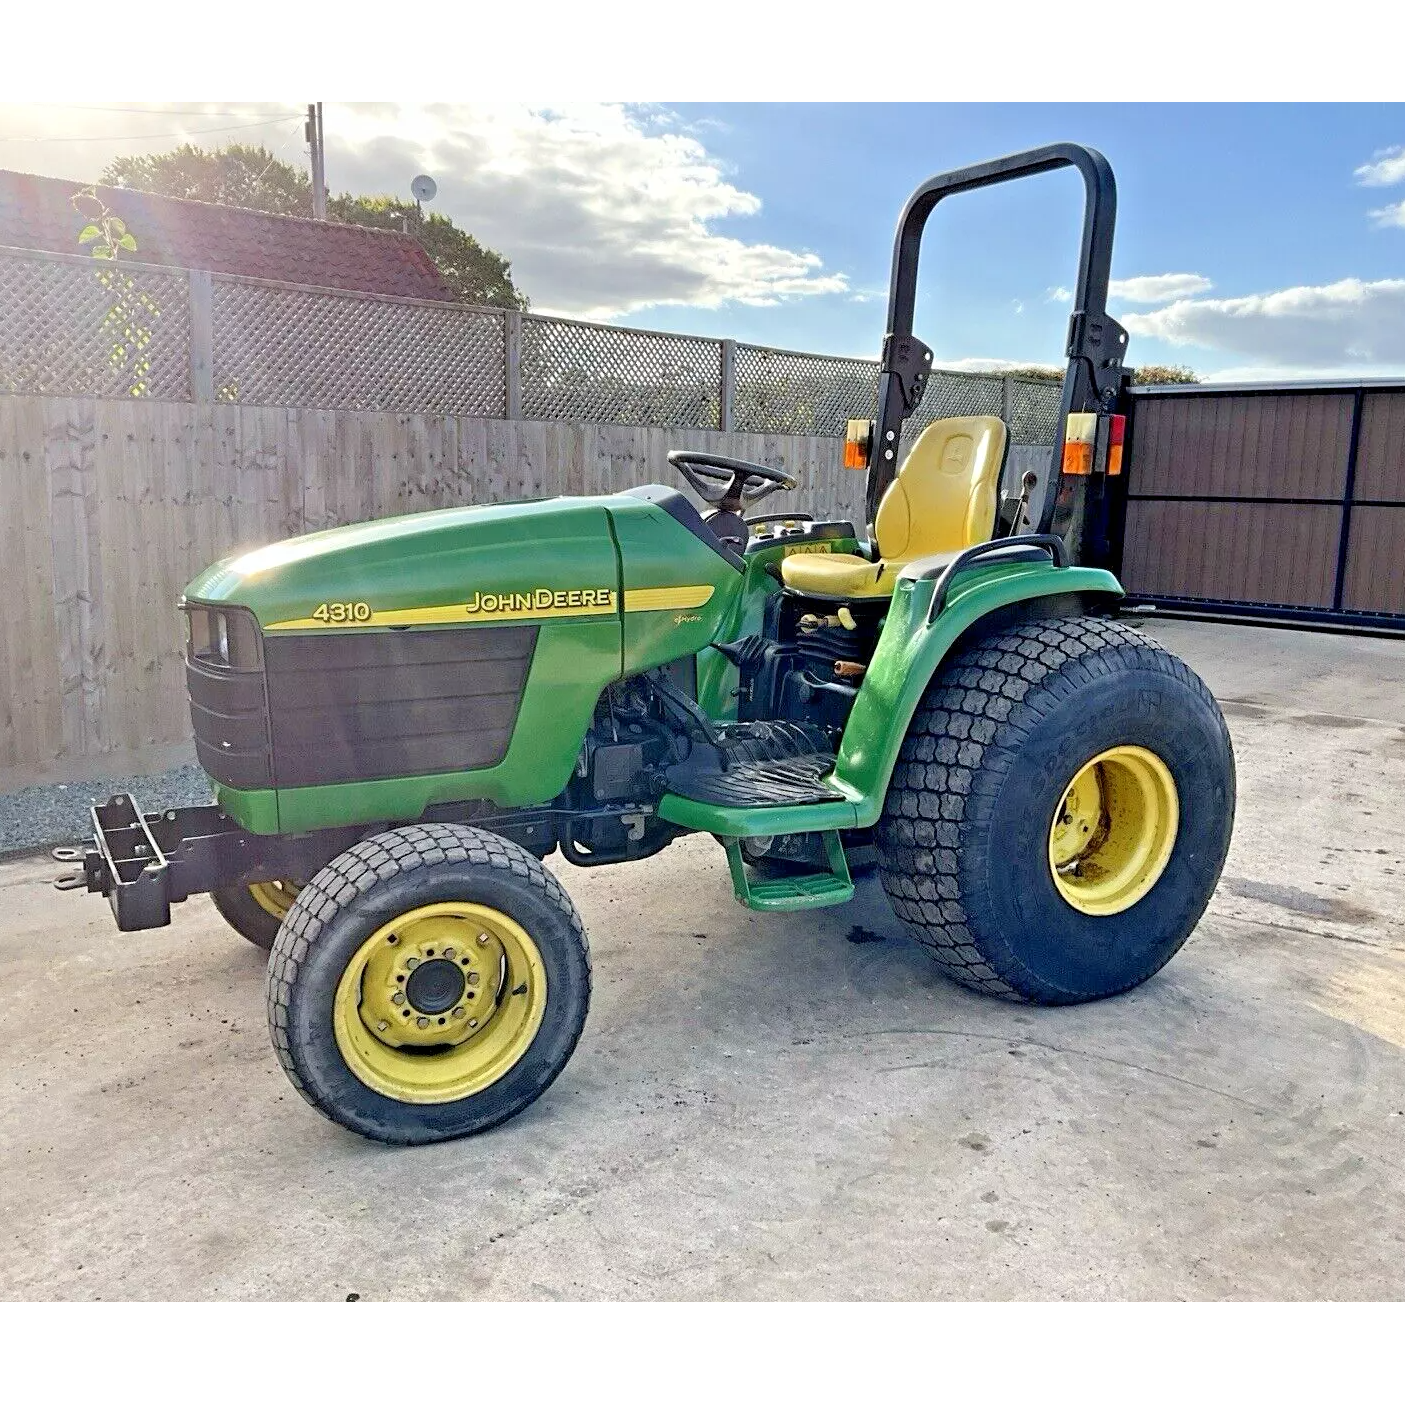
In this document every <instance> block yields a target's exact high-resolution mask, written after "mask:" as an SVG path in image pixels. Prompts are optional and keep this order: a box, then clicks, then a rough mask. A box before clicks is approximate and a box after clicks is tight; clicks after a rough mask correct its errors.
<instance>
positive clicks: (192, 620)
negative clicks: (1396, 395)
mask: <svg viewBox="0 0 1405 1405" xmlns="http://www.w3.org/2000/svg"><path fill="white" fill-rule="evenodd" d="M1063 166H1072V167H1074V168H1076V169H1077V170H1078V171H1079V172H1080V173H1081V174H1082V176H1083V178H1084V183H1085V187H1086V197H1087V198H1086V206H1085V216H1084V228H1083V240H1082V253H1081V258H1080V266H1079V273H1078V280H1077V295H1076V302H1075V310H1074V313H1073V319H1072V323H1071V326H1070V334H1069V343H1068V369H1067V373H1066V376H1065V380H1064V389H1063V402H1062V426H1063V428H1062V430H1061V433H1060V436H1059V439H1060V442H1059V443H1058V444H1057V445H1056V447H1055V450H1054V454H1053V456H1052V460H1051V462H1050V464H1049V466H1048V468H1047V470H1046V471H1045V472H1043V473H1040V472H1026V473H1024V474H1022V475H1019V476H1018V478H1017V481H1014V482H1010V481H1005V479H1007V478H1009V477H1010V475H1009V474H1005V473H1004V472H1003V470H1004V469H1005V465H1006V451H1007V444H1008V440H1009V433H1008V429H1007V427H1006V425H1005V424H1004V423H1002V422H1001V420H1000V419H998V418H994V417H989V416H968V417H963V418H956V419H943V420H937V421H935V422H933V423H932V424H930V425H929V426H928V427H927V428H926V429H924V430H923V431H922V432H921V433H920V434H918V435H917V436H916V437H915V439H913V441H912V443H911V444H910V446H904V445H903V443H902V440H903V434H902V428H903V421H904V420H905V419H906V418H907V417H908V416H910V415H911V414H912V413H913V412H914V411H915V410H916V409H917V408H918V405H919V403H920V402H921V399H922V396H923V392H924V390H925V388H926V384H927V379H928V375H929V371H930V368H931V362H932V353H931V351H930V350H928V348H927V347H925V346H924V345H923V344H922V343H921V342H920V341H918V340H917V339H916V338H915V337H914V336H913V335H912V315H913V305H914V295H915V287H916V275H917V261H918V250H919V245H920V242H921V236H922V231H923V227H924V225H925V224H926V221H927V218H928V216H929V215H930V213H931V211H932V210H933V208H934V207H935V206H936V205H937V203H938V202H939V201H940V200H942V199H943V198H945V197H946V196H948V195H950V194H953V193H955V192H959V191H963V190H968V189H974V188H978V187H982V186H987V185H991V184H994V183H997V182H1003V181H1008V180H1011V179H1014V178H1016V177H1020V176H1025V175H1032V174H1036V173H1039V172H1042V171H1048V170H1053V169H1055V168H1058V167H1063ZM1115 200H1116V195H1115V187H1114V184H1113V179H1112V172H1111V170H1110V168H1109V167H1108V164H1107V162H1106V161H1105V159H1104V158H1103V157H1102V156H1101V155H1099V154H1098V153H1096V152H1094V151H1091V150H1089V149H1087V148H1085V147H1081V146H1075V145H1070V144H1062V145H1056V146H1049V147H1044V148H1040V149H1039V150H1036V151H1031V152H1025V153H1021V154H1019V155H1016V156H1011V157H1007V158H1004V159H1001V160H998V161H992V162H988V163H986V164H983V165H979V166H973V167H968V168H966V169H963V170H959V171H955V172H951V173H949V174H946V175H942V176H938V177H936V178H934V179H933V180H931V181H928V182H927V183H926V184H925V185H923V186H922V187H921V188H920V189H919V190H918V191H917V192H916V193H915V194H914V195H913V197H912V199H911V200H910V201H909V203H908V205H907V207H906V209H905V210H904V212H903V215H902V218H901V221H900V224H899V227H898V235H897V242H896V248H895V253H894V261H893V274H892V287H891V296H890V301H889V307H888V319H887V334H886V336H885V338H884V342H883V353H882V361H881V364H880V374H879V385H878V413H877V418H876V420H874V421H862V422H859V421H853V422H851V423H850V427H849V434H848V439H847V441H846V445H845V456H846V462H848V463H849V464H850V465H855V466H863V467H865V468H866V469H867V474H868V481H867V504H868V516H869V519H870V524H871V525H869V524H865V527H864V528H863V529H862V530H856V529H855V527H854V526H853V525H851V524H850V523H848V522H825V521H815V520H813V519H812V518H810V517H808V516H806V515H805V514H803V513H787V514H784V515H783V516H775V515H763V514H756V513H754V512H752V509H753V508H754V507H755V506H756V505H757V504H758V503H759V502H760V501H761V500H762V499H764V498H766V497H768V496H770V495H772V494H774V493H777V492H781V491H785V490H787V489H791V488H793V487H794V486H795V482H794V480H793V479H792V478H791V477H790V476H789V475H788V474H786V473H785V472H784V471H782V470H780V469H776V468H772V467H766V466H764V465H760V464H753V463H746V462H742V461H739V460H734V459H730V458H725V457H722V456H719V455H714V454H705V453H693V452H690V451H689V452H682V451H680V452H674V453H671V454H669V456H668V458H669V463H670V464H671V465H672V467H673V469H675V470H676V471H677V472H678V473H679V474H680V475H681V476H682V478H683V479H684V480H685V481H686V483H687V484H688V485H689V486H690V487H691V488H692V489H693V490H694V492H695V493H696V495H697V496H698V498H700V499H701V500H702V501H703V502H704V503H705V504H707V505H708V511H706V512H705V513H704V512H700V511H699V510H698V509H697V507H695V505H694V503H693V501H692V500H691V499H690V498H688V497H687V496H685V495H684V494H683V493H682V492H679V491H678V490H677V489H676V488H675V487H673V486H663V485H654V486H649V487H642V488H635V489H632V490H630V491H627V492H621V493H616V494H611V495H608V496H601V497H583V498H555V499H551V500H548V501H535V502H520V503H505V504H501V505H495V506H484V507H466V508H449V509H445V510H442V511H434V512H424V513H418V514H415V515H412V516H407V517H398V518H392V519H389V520H386V521H380V522H372V523H366V524H363V525H359V526H351V527H344V528H338V529H336V530H333V531H326V532H318V533H314V534H312V535H309V536H304V537H299V538H296V539H294V540H292V541H285V542H280V543H277V544H275V545H271V546H266V547H263V548H261V549H259V550H255V551H253V552H250V553H248V554H245V555H241V556H237V557H233V558H231V559H229V560H226V561H222V562H221V563H219V564H218V565H215V566H212V567H211V568H210V569H209V570H207V571H206V572H204V574H202V575H200V576H198V577H197V578H196V579H195V580H194V581H192V582H191V584H190V586H189V588H188V589H187V591H186V594H185V598H184V599H183V601H182V602H181V608H182V610H183V611H184V612H185V618H186V621H187V624H188V649H187V658H186V669H187V679H188V687H189V694H190V709H191V716H192V718H193V722H194V733H195V744H196V748H197V751H198V755H199V758H200V762H201V764H202V766H203V767H204V769H205V770H206V771H207V772H208V774H209V776H210V779H211V781H212V783H213V786H214V791H215V795H216V797H217V803H216V804H215V805H210V806H202V807H195V808H191V809H183V810H167V811H164V812H158V813H154V814H148V813H143V812H142V810H141V809H140V808H139V807H138V806H137V805H136V803H135V802H134V801H133V799H132V798H131V797H130V796H117V797H114V798H113V799H112V800H110V801H109V802H108V803H107V804H105V805H102V806H98V807H96V808H95V809H94V811H93V821H94V843H93V844H92V846H91V847H89V848H87V849H85V850H82V851H68V852H67V853H66V854H64V855H61V856H62V857H67V858H69V859H70V860H73V861H81V862H82V864H83V872H82V873H81V874H79V873H74V874H72V875H71V876H69V878H67V879H66V880H60V883H61V885H62V886H67V887H81V888H86V889H87V890H88V891H90V892H99V893H103V894H105V895H106V896H107V898H108V899H109V901H110V903H111V905H112V909H113V912H114V913H115V915H116V918H117V922H118V925H119V927H121V928H122V929H123V930H134V929H139V928H145V927H154V926H159V925H163V924H165V923H168V922H169V921H170V911H171V903H172V902H178V901H181V900H183V899H184V898H186V897H188V896H189V895H190V894H192V893H198V892H209V893H212V894H213V896H214V901H215V903H216V905H217V907H218V908H219V910H220V912H221V913H222V914H223V915H224V917H225V918H226V919H227V920H228V921H229V923H230V924H231V925H232V926H234V927H235V928H236V929H237V930H238V931H239V932H241V933H243V935H244V936H246V937H248V938H249V939H250V940H251V941H253V942H256V943H258V944H259V945H260V946H265V947H270V948H271V957H270V960H269V965H268V1011H269V1024H270V1029H271V1033H272V1038H273V1043H274V1047H275V1050H276V1053H277V1056H278V1058H279V1060H280V1061H281V1063H282V1065H283V1067H284V1069H285V1070H286V1072H287V1074H288V1077H289V1078H290V1079H291V1080H292V1082H293V1084H294V1086H295V1087H296V1088H297V1089H298V1091H299V1092H300V1093H301V1094H302V1095H303V1097H304V1098H306V1099H307V1101H308V1102H310V1103H311V1104H312V1105H313V1106H314V1107H315V1108H317V1109H318V1110H319V1111H320V1112H322V1113H324V1114H325V1115H326V1116H328V1117H329V1118H331V1119H333V1120H334V1121H336V1122H338V1123H341V1124H342V1125H343V1126H345V1127H348V1128H351V1129H352V1130H354V1131H356V1132H359V1133H361V1134H362V1135H364V1136H367V1137H372V1138H376V1139H378V1140H381V1141H385V1142H391V1143H399V1144H408V1143H419V1142H430V1141H437V1140H441V1139H445V1138H450V1137H459V1136H464V1135H467V1134H469V1133H473V1132H479V1131H482V1130H484V1129H485V1128H488V1127H492V1126H494V1125H495V1124H497V1123H500V1122H502V1121H504V1120H505V1119H506V1118H509V1117H512V1116H514V1115H515V1114H516V1113H518V1112H521V1111H522V1109H523V1108H525V1107H527V1106H528V1104H530V1103H531V1102H532V1101H533V1100H534V1099H536V1098H537V1097H539V1096H540V1095H541V1094H542V1093H543V1092H544V1091H545V1089H546V1088H547V1087H548V1086H549V1085H550V1084H551V1082H552V1080H553V1079H555V1077H556V1076H557V1074H559V1073H560V1072H561V1070H562V1068H563V1067H564V1065H565V1063H566V1061H567V1059H569V1058H570V1055H571V1052H572V1050H573V1049H574V1048H575V1045H576V1042H577V1040H578V1039H579V1038H580V1035H581V1030H582V1027H583V1026H584V1024H585V1019H586V1011H587V1006H588V1004H589V999H590V985H591V969H590V957H589V952H588V948H587V943H586V936H585V932H584V931H583V930H582V927H581V922H580V919H579V917H578V916H577V914H576V910H575V908H574V906H573V905H572V902H571V899H570V898H569V897H568V896H567V894H566V891H565V889H564V888H563V887H562V886H561V884H560V882H558V880H557V878H556V876H555V875H554V874H553V873H552V872H550V871H548V870H547V869H546V868H545V867H544V866H543V863H542V860H543V859H545V858H546V857H547V856H548V855H551V854H553V853H559V854H560V855H561V856H562V857H563V858H564V859H565V860H567V861H569V862H570V863H572V864H578V865H584V866H589V865H595V864H607V863H619V862H623V861H625V860H632V859H643V858H648V857H649V856H651V855H653V854H657V853H659V852H660V851H661V850H663V849H665V848H666V847H667V846H668V845H669V844H670V843H671V842H672V841H673V840H674V839H676V838H678V837H679V836H680V835H683V834H687V833H690V832H700V833H706V834H711V835H714V836H716V838H717V839H718V841H719V842H720V843H721V845H722V846H723V848H724V850H725V852H726V856H727V862H728V866H729V870H730V874H731V879H732V882H733V885H734V887H735V891H736V896H737V898H738V899H739V900H740V901H741V902H742V903H744V904H746V905H747V906H748V907H750V908H754V909H757V910H759V911H763V912H764V911H779V912H794V911H797V910H801V909H807V908H817V907H824V906H828V905H830V904H835V903H842V902H844V901H846V900H847V899H848V898H850V897H851V896H852V894H853V892H854V884H853V879H852V877H851V870H850V863H851V860H852V859H853V858H854V857H855V855H856V854H860V855H863V856H872V855H874V854H876V861H877V867H878V872H879V877H880V880H881V883H882V886H883V889H884V891H885V893H886V894H887V896H888V899H889V901H890V902H891V904H892V907H893V910H894V912H895V913H896V914H897V916H898V917H899V918H900V919H901V920H902V922H903V923H904V924H905V926H906V928H907V930H908V931H909V932H910V933H911V934H912V935H913V936H915V937H916V938H917V940H919V941H920V942H921V943H922V944H923V945H924V946H925V947H926V948H927V950H928V951H929V952H930V953H931V955H932V957H933V958H934V959H935V960H936V961H937V963H938V964H939V965H940V966H941V968H942V970H943V971H944V972H946V973H947V974H948V975H949V976H951V977H952V978H953V979H955V980H957V981H959V982H961V983H962V984H964V985H967V986H970V987H973V988H974V989H977V990H981V991H987V992H989V993H990V994H992V995H999V996H1004V997H1007V998H1012V999H1020V1000H1027V1001H1034V1002H1039V1003H1043V1004H1060V1003H1072V1002H1077V1001H1086V1000H1097V999H1101V998H1103V997H1105V996H1110V995H1116V994H1117V993H1118V992H1120V991H1125V990H1128V989H1130V988H1131V987H1133V986H1135V985H1137V984H1139V983H1140V982H1142V981H1145V980H1146V979H1147V978H1148V977H1149V976H1151V975H1152V974H1153V973H1154V972H1156V971H1157V970H1159V969H1160V967H1161V966H1162V965H1164V964H1165V963H1166V962H1167V961H1168V960H1169V959H1170V958H1171V956H1172V955H1173V954H1174V953H1175V952H1176V951H1177V949H1178V948H1179V947H1180V946H1181V945H1182V943H1183V942H1184V941H1185V940H1186V938H1187V937H1188V936H1189V935H1190V932H1191V931H1192V929H1193V928H1194V926H1195V924H1196V922H1197V921H1198V920H1199V918H1200V916H1201V914H1202V912H1203V911H1204V909H1205V906H1206V903H1207V902H1208V901H1209V898H1210V895H1211V893H1212V891H1213V890H1214V887H1215V883H1216V881H1217V879H1218V877H1219V873H1220V870H1221V867H1222V865H1223V862H1224V858H1225V852H1226V849H1227V847H1228V844H1229V838H1230V831H1231V827H1232V823H1233V813H1234V764H1233V757H1232V754H1231V750H1230V744H1229V737H1228V734H1227V732H1226V729H1225V725H1224V720H1223V718H1222V717H1221V715H1220V712H1219V709H1218V708H1217V707H1216V705H1215V702H1214V700H1213V699H1212V698H1211V696H1210V693H1209V692H1208V690H1207V689H1206V688H1205V686H1204V684H1203V683H1201V681H1200V680H1199V679H1198V678H1197V677H1196V676H1195V675H1194V674H1193V673H1192V672H1191V671H1190V670H1189V669H1188V668H1187V667H1186V666H1185V665H1184V664H1183V663H1181V662H1180V661H1179V660H1178V659H1176V658H1175V657H1173V656H1172V655H1171V654H1169V653H1167V652H1166V651H1165V650H1163V649H1161V648H1160V647H1158V646H1157V645H1156V644H1155V643H1153V642H1151V641H1149V640H1148V639H1146V638H1145V637H1143V636H1142V635H1141V634H1140V633H1138V632H1137V631H1135V630H1134V629H1132V628H1130V627H1128V626H1127V625H1125V624H1123V623H1120V622H1119V621H1118V620H1117V618H1116V614H1117V608H1118V601H1119V598H1120V597H1121V594H1122V592H1121V588H1120V587H1119V585H1118V583H1117V581H1116V579H1115V578H1114V576H1113V575H1111V574H1110V573H1109V572H1108V571H1106V570H1104V569H1101V568H1100V566H1098V565H1094V564H1087V562H1086V558H1088V557H1089V556H1096V555H1097V548H1098V544H1099V543H1102V544H1103V545H1104V546H1105V545H1106V540H1107V535H1108V534H1107V530H1106V528H1107V522H1108V521H1109V520H1110V519H1109V517H1108V512H1107V505H1108V503H1109V502H1110V501H1111V500H1112V495H1111V494H1110V492H1109V487H1110V485H1115V482H1116V480H1117V477H1118V474H1119V472H1120V468H1121V432H1120V431H1121V423H1122V422H1121V418H1120V416H1118V415H1117V413H1116V409H1117V405H1118V403H1119V396H1120V395H1121V394H1122V393H1123V391H1124V389H1125V380H1126V373H1125V372H1124V371H1123V368H1122V359H1123V352H1124V350H1125V347H1126V340H1127V339H1126V333H1125V332H1123V330H1122V329H1121V327H1119V326H1118V324H1117V323H1116V322H1115V321H1114V320H1112V319H1111V318H1110V317H1109V316H1108V315H1107V313H1106V310H1105V301H1106V296H1107V282H1108V271H1109V264H1110V259H1111V247H1112V230H1113V220H1114V212H1115Z"/></svg>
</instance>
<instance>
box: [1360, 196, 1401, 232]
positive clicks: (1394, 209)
mask: <svg viewBox="0 0 1405 1405" xmlns="http://www.w3.org/2000/svg"><path fill="white" fill-rule="evenodd" d="M1369 214H1370V216H1371V218H1372V219H1373V220H1375V222H1376V223H1377V224H1378V225H1380V226H1381V227H1382V228H1389V227H1390V226H1392V225H1394V226H1396V227H1397V228H1400V229H1405V200H1402V201H1400V202H1399V204H1396V205H1386V206H1383V207H1382V208H1381V209H1379V210H1371V211H1369Z"/></svg>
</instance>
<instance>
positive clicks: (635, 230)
mask: <svg viewBox="0 0 1405 1405" xmlns="http://www.w3.org/2000/svg"><path fill="white" fill-rule="evenodd" d="M327 131H328V148H329V149H328V169H329V172H330V173H331V174H330V178H331V180H332V183H333V184H334V185H342V184H345V185H347V186H349V187H351V188H352V189H358V190H399V189H402V188H404V187H405V186H407V184H408V182H409V179H410V177H411V176H412V175H414V174H415V172H416V171H419V170H424V171H428V172H429V173H430V174H431V175H433V176H434V177H435V179H436V180H437V181H438V182H439V192H440V193H439V197H438V199H436V201H435V204H434V208H435V209H436V210H440V211H442V212H443V213H445V214H448V215H451V216H452V217H453V218H454V219H455V221H456V222H457V223H459V224H460V225H462V226H463V227H465V228H467V229H470V230H472V231H473V233H474V234H475V235H476V236H477V237H478V238H479V239H481V240H482V241H483V242H484V243H486V244H488V245H491V246H492V247H493V248H495V249H497V250H498V251H499V252H501V253H502V254H504V255H506V256H507V257H508V258H509V259H511V261H512V269H513V278H514V280H515V281H516V283H517V285H518V286H519V287H520V288H522V289H523V290H524V291H525V292H526V293H527V294H528V295H529V296H530V297H531V299H532V304H533V307H534V308H535V309H537V310H539V311H543V312H546V311H550V312H559V313H566V314H569V315H571V316H576V317H592V318H608V317H617V316H621V315H623V314H625V313H630V312H636V311H638V310H640V309H642V308H647V307H652V306H658V305H660V304H665V303H671V304H685V305H689V306H694V307H709V308H715V307H720V306H722V305H723V304H724V303H728V302H736V303H744V304H747V305H749V306H753V307H768V306H772V305H774V304H776V303H778V302H781V301H783V300H785V299H789V298H796V297H813V296H816V295H822V294H826V293H845V292H848V291H849V283H848V280H847V278H846V277H845V275H844V274H842V273H827V272H825V271H824V267H823V262H822V260H821V259H820V257H819V255H817V254H815V253H813V252H810V251H808V250H804V249H793V248H786V247H783V246H780V245H776V244H768V243H761V242H748V241H746V240H744V239H741V238H737V237H735V236H734V235H732V234H730V233H723V232H721V231H720V230H718V229H717V228H715V227H714V226H715V225H716V223H717V222H718V221H721V220H725V219H734V218H745V217H747V216H751V215H755V214H756V213H757V212H758V211H759V210H760V208H761V201H760V200H759V199H758V198H757V196H755V195H754V194H752V193H751V192H750V191H746V190H743V189H741V188H739V187H738V186H736V185H734V184H733V183H732V182H731V181H730V180H728V179H727V176H726V173H725V172H724V170H723V168H722V165H721V163H720V162H719V161H718V159H717V158H716V157H714V156H713V155H711V154H710V153H709V152H708V151H707V149H706V147H704V146H703V144H702V143H701V142H700V141H699V140H698V139H697V137H696V136H693V135H689V134H688V133H687V132H684V131H679V130H677V129H676V128H675V126H674V124H673V123H672V122H671V121H669V120H667V118H666V117H665V116H661V115H660V114H658V113H655V112H652V111H649V110H646V111H632V110H630V109H628V108H625V107H623V106H621V105H618V104H592V105H589V106H580V107H571V108H566V109H542V108H530V107H526V106H512V105H508V104H492V105H486V104H485V105H476V104H466V105H455V106H434V107H426V108H399V107H390V108H386V107H380V108H377V109H376V110H373V111H368V110H367V108H366V107H364V106H359V105H358V106H355V107H351V106H348V107H340V106H338V107H337V108H335V109H329V110H328V113H327Z"/></svg>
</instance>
